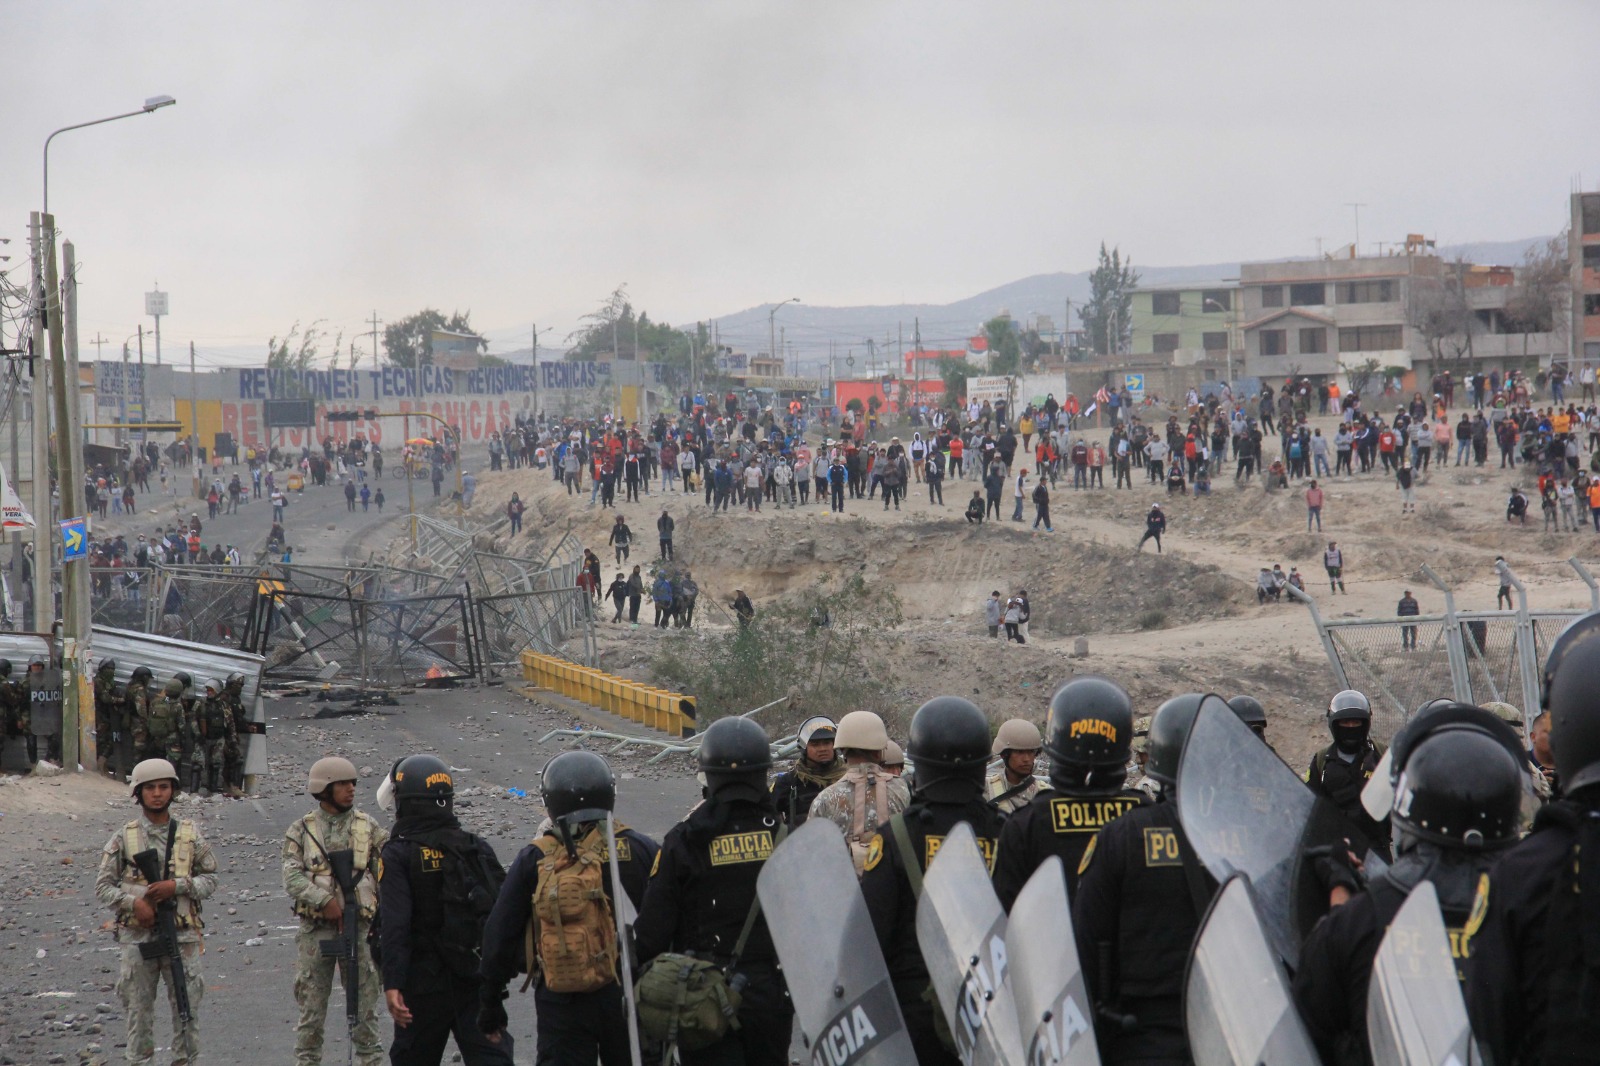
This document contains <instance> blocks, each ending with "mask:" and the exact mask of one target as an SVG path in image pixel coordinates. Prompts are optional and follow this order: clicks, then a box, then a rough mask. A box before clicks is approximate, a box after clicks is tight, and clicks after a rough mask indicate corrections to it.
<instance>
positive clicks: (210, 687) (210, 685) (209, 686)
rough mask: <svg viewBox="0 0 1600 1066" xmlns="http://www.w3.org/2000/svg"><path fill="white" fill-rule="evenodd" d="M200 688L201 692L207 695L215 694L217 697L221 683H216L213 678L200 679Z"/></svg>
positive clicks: (220, 689) (220, 691) (220, 690)
mask: <svg viewBox="0 0 1600 1066" xmlns="http://www.w3.org/2000/svg"><path fill="white" fill-rule="evenodd" d="M200 688H201V691H203V692H207V693H211V692H215V693H217V694H219V695H220V694H221V693H222V683H221V682H220V681H218V680H217V679H216V678H214V677H204V678H201V679H200Z"/></svg>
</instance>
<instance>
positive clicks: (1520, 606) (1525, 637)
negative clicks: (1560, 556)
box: [1506, 566, 1539, 719]
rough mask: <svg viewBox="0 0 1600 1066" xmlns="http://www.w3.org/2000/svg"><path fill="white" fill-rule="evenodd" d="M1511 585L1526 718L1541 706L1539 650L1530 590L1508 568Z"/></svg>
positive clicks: (1523, 707)
mask: <svg viewBox="0 0 1600 1066" xmlns="http://www.w3.org/2000/svg"><path fill="white" fill-rule="evenodd" d="M1506 576H1507V577H1508V578H1510V579H1511V587H1512V588H1514V589H1516V590H1517V629H1516V633H1517V665H1518V668H1519V669H1518V672H1519V673H1520V674H1522V712H1523V717H1524V719H1526V718H1527V717H1528V715H1529V713H1530V712H1531V711H1532V709H1533V708H1535V707H1537V706H1539V652H1538V650H1537V649H1536V648H1535V647H1534V643H1533V618H1532V616H1531V615H1529V614H1528V590H1527V588H1526V587H1524V586H1523V584H1522V581H1521V579H1520V578H1518V577H1517V575H1516V574H1515V573H1513V572H1512V571H1511V568H1510V567H1509V566H1508V567H1507V568H1506Z"/></svg>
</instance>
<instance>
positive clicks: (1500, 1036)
mask: <svg viewBox="0 0 1600 1066" xmlns="http://www.w3.org/2000/svg"><path fill="white" fill-rule="evenodd" d="M1593 799H1594V797H1593V796H1591V803H1590V804H1583V803H1580V802H1576V801H1573V800H1561V801H1558V802H1555V803H1551V804H1548V805H1547V806H1545V807H1543V808H1541V809H1540V811H1539V814H1538V816H1537V817H1536V818H1535V819H1534V823H1533V832H1532V833H1531V834H1530V835H1529V836H1528V838H1527V839H1526V840H1524V841H1522V843H1520V844H1518V845H1517V846H1516V847H1514V848H1512V849H1511V850H1510V851H1508V852H1506V854H1505V855H1504V856H1502V857H1501V859H1500V862H1499V863H1498V864H1497V865H1496V866H1495V868H1494V871H1493V872H1492V873H1491V874H1490V875H1489V879H1488V884H1487V885H1486V886H1485V887H1484V889H1483V890H1482V891H1481V892H1480V898H1479V900H1478V901H1477V909H1478V910H1479V911H1481V912H1482V924H1481V925H1480V926H1478V927H1477V928H1476V930H1475V934H1474V936H1473V938H1472V967H1471V969H1470V971H1469V972H1468V974H1467V1014H1468V1016H1469V1017H1471V1019H1472V1030H1473V1032H1474V1033H1475V1034H1477V1037H1478V1041H1479V1043H1480V1044H1481V1046H1482V1049H1483V1051H1484V1053H1485V1054H1486V1055H1489V1056H1492V1061H1493V1062H1495V1063H1496V1064H1497V1066H1520V1064H1524V1063H1526V1064H1533V1063H1541V1064H1543V1063H1548V1064H1551V1066H1567V1064H1577V1063H1587V1062H1593V1061H1594V1057H1595V1049H1596V1048H1597V1047H1600V989H1597V988H1596V985H1595V981H1594V975H1593V973H1592V971H1591V972H1589V973H1588V974H1586V973H1585V971H1584V964H1585V955H1586V954H1588V958H1589V960H1590V963H1591V964H1592V961H1593V959H1594V957H1595V956H1594V954H1593V952H1592V949H1591V951H1589V952H1586V950H1585V943H1584V942H1585V941H1586V940H1591V941H1592V940H1593V939H1594V938H1595V931H1596V929H1597V927H1600V923H1597V922H1596V921H1595V920H1594V917H1593V915H1594V909H1593V904H1591V905H1590V906H1589V907H1587V908H1586V907H1584V905H1583V900H1584V899H1585V898H1586V897H1588V898H1590V899H1592V898H1594V896H1595V894H1596V887H1600V886H1596V877H1595V867H1594V865H1593V864H1590V865H1587V866H1584V865H1580V864H1579V863H1578V861H1577V860H1578V855H1579V850H1580V846H1581V845H1582V844H1585V843H1587V844H1588V845H1589V850H1590V851H1591V852H1592V851H1594V850H1595V849H1596V847H1597V845H1600V840H1597V839H1596V838H1597V837H1600V828H1597V827H1596V825H1595V814H1594V810H1595V808H1594V806H1593V805H1592V803H1593ZM1583 838H1587V839H1586V840H1585V839H1583ZM1580 887H1581V889H1582V891H1581V892H1580V891H1579V889H1580ZM1586 912H1587V913H1586ZM1470 924H1471V923H1469V926H1470Z"/></svg>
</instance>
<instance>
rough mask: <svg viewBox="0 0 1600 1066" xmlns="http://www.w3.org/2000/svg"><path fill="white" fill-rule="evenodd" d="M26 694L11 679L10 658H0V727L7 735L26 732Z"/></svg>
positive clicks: (22, 734) (16, 735) (12, 735)
mask: <svg viewBox="0 0 1600 1066" xmlns="http://www.w3.org/2000/svg"><path fill="white" fill-rule="evenodd" d="M27 708H28V694H27V693H26V692H24V691H23V689H22V686H21V685H19V684H17V683H16V682H15V681H13V680H11V660H10V659H0V728H3V730H4V735H5V736H7V737H21V736H26V735H27V733H28V709H27Z"/></svg>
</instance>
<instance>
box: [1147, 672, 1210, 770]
mask: <svg viewBox="0 0 1600 1066" xmlns="http://www.w3.org/2000/svg"><path fill="white" fill-rule="evenodd" d="M1205 698H1206V697H1205V694H1204V693H1200V692H1185V693H1184V694H1183V695H1181V696H1174V697H1172V698H1171V699H1170V700H1168V701H1167V702H1165V703H1163V704H1162V705H1161V706H1159V707H1157V708H1156V713H1155V716H1154V717H1152V718H1151V719H1150V739H1149V741H1148V745H1149V752H1150V757H1149V759H1148V761H1146V763H1145V767H1144V772H1145V776H1146V777H1149V778H1151V779H1152V780H1155V781H1159V782H1161V784H1163V785H1167V786H1171V785H1175V784H1177V783H1178V762H1179V760H1180V759H1182V758H1183V746H1184V744H1185V743H1186V742H1187V741H1188V739H1189V727H1190V726H1192V725H1194V720H1195V716H1196V715H1198V714H1199V713H1200V704H1201V703H1202V702H1203V701H1204V700H1205Z"/></svg>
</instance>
